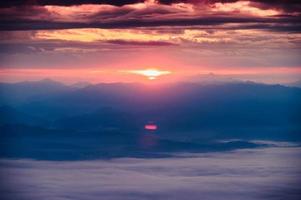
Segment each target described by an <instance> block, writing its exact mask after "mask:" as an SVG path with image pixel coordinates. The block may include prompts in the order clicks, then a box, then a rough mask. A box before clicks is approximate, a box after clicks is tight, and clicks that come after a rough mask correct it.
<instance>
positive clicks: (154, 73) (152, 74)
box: [129, 69, 171, 80]
mask: <svg viewBox="0 0 301 200" xmlns="http://www.w3.org/2000/svg"><path fill="white" fill-rule="evenodd" d="M129 72H130V73H133V74H139V75H142V76H145V77H147V78H148V79H149V80H155V79H157V78H158V77H159V76H162V75H167V74H170V73H171V72H170V71H165V70H159V69H143V70H130V71H129Z"/></svg>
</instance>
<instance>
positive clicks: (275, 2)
mask: <svg viewBox="0 0 301 200" xmlns="http://www.w3.org/2000/svg"><path fill="white" fill-rule="evenodd" d="M237 1H239V0H159V3H161V4H172V3H192V4H213V3H233V2H237ZM250 1H251V2H253V3H254V5H255V6H257V7H261V8H264V9H268V8H277V9H282V10H285V11H289V12H294V11H298V12H300V10H301V2H300V1H299V0H290V1H289V0H250ZM142 2H144V0H118V1H114V0H64V1H62V0H9V1H1V2H0V7H12V6H24V5H60V6H72V5H83V4H109V5H115V6H123V5H127V4H133V3H142Z"/></svg>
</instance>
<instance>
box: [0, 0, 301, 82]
mask: <svg viewBox="0 0 301 200" xmlns="http://www.w3.org/2000/svg"><path fill="white" fill-rule="evenodd" d="M300 14H301V3H300V1H297V0H290V1H288V0H275V1H269V0H250V1H241V0H160V1H159V0H157V1H156V0H146V1H143V0H124V1H123V0H121V1H109V0H103V1H101V0H98V1H97V0H86V1H84V0H73V1H71V0H65V1H60V0H11V1H1V2H0V31H1V33H0V80H1V81H6V82H16V81H24V80H39V79H43V78H52V79H55V80H59V81H63V82H66V83H73V82H78V81H89V82H93V83H96V82H133V81H134V82H135V81H137V82H154V81H156V82H159V81H180V80H181V81H183V80H192V81H195V80H196V81H197V80H200V79H201V78H202V77H203V76H207V75H215V76H216V77H221V78H225V77H226V78H229V77H231V78H235V79H243V80H252V81H258V82H266V83H289V82H294V81H297V80H299V79H300V77H301V59H300V52H301V50H300V48H301V22H300V20H299V19H300ZM145 70H148V71H147V72H146V73H145ZM156 70H157V71H156ZM150 71H151V72H150ZM149 73H150V74H149ZM154 74H156V75H155V76H153V75H154Z"/></svg>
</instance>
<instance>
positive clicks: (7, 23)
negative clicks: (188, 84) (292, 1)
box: [0, 16, 301, 32]
mask: <svg viewBox="0 0 301 200" xmlns="http://www.w3.org/2000/svg"><path fill="white" fill-rule="evenodd" d="M99 18H100V17H99ZM231 23H239V24H241V26H242V28H243V29H246V28H247V27H250V28H252V29H267V30H271V31H287V32H300V26H301V24H300V22H299V19H298V18H296V17H291V16H288V17H281V18H258V17H235V16H212V17H210V16H209V17H195V18H174V19H160V18H158V19H154V20H144V19H126V18H125V19H123V20H119V21H99V22H90V23H83V22H55V21H54V22H53V21H45V20H17V19H16V20H4V21H0V30H2V31H16V30H50V29H72V28H105V29H114V28H136V27H160V26H184V27H185V26H186V27H188V26H217V25H223V24H231ZM251 23H253V24H254V23H256V24H257V25H251V26H243V24H245V25H247V24H251ZM204 28H205V27H204ZM236 28H237V29H239V26H238V27H236Z"/></svg>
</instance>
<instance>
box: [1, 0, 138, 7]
mask: <svg viewBox="0 0 301 200" xmlns="http://www.w3.org/2000/svg"><path fill="white" fill-rule="evenodd" d="M139 2H144V1H143V0H118V1H112V0H63V1H62V0H9V1H1V2H0V7H11V6H24V5H60V6H72V5H82V4H110V5H115V6H122V5H126V4H133V3H139Z"/></svg>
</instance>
